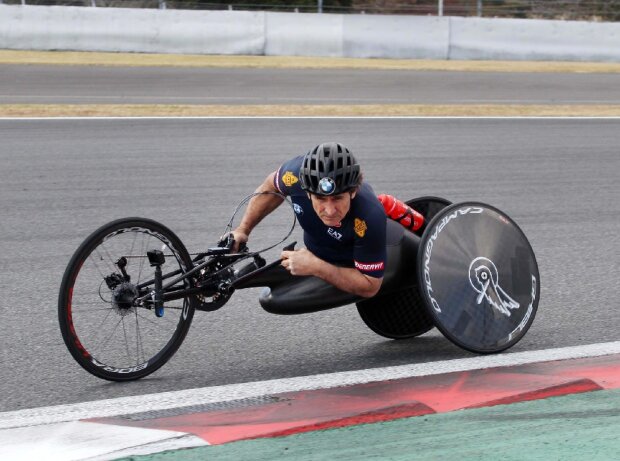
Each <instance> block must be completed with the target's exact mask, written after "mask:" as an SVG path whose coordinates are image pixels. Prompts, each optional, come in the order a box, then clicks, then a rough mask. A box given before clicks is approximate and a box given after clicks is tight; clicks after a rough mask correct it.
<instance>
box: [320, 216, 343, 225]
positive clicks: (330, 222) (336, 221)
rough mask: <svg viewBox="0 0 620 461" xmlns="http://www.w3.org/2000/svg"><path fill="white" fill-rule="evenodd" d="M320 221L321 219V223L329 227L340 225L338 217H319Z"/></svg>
mask: <svg viewBox="0 0 620 461" xmlns="http://www.w3.org/2000/svg"><path fill="white" fill-rule="evenodd" d="M321 221H323V224H325V225H326V226H329V227H340V224H341V221H340V220H339V219H325V218H321Z"/></svg>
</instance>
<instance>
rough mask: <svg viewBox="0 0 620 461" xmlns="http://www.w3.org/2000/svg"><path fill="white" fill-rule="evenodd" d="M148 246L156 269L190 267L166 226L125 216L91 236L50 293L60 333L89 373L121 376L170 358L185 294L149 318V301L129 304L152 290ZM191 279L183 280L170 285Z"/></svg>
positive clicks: (183, 330)
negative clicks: (160, 258)
mask: <svg viewBox="0 0 620 461" xmlns="http://www.w3.org/2000/svg"><path fill="white" fill-rule="evenodd" d="M149 250H160V251H162V252H163V253H164V256H165V263H164V264H163V265H162V266H161V269H162V272H163V273H164V274H169V273H171V272H177V273H181V272H186V271H188V270H189V269H190V268H191V267H192V262H191V259H190V256H189V254H188V252H187V250H186V249H185V246H184V245H183V244H182V243H181V241H180V240H179V238H178V237H177V236H176V235H175V234H174V233H173V232H172V231H170V230H169V229H168V228H166V227H165V226H163V225H161V224H159V223H157V222H155V221H152V220H149V219H143V218H126V219H120V220H117V221H113V222H111V223H109V224H106V225H104V226H102V227H101V228H99V229H98V230H96V231H95V232H94V233H93V234H91V235H90V236H89V237H88V238H87V239H86V240H85V241H84V243H82V245H81V246H80V247H79V248H78V249H77V251H76V252H75V254H74V255H73V257H72V258H71V261H70V262H69V265H68V266H67V269H66V270H65V274H64V276H63V279H62V284H61V287H60V294H59V297H58V318H59V322H60V330H61V332H62V336H63V339H64V341H65V344H66V345H67V348H68V349H69V352H71V355H72V356H73V358H74V359H75V360H76V361H77V362H78V363H79V364H80V365H81V366H82V367H83V368H84V369H85V370H87V371H88V372H89V373H92V374H93V375H95V376H98V377H100V378H103V379H107V380H111V381H129V380H134V379H138V378H142V377H144V376H146V375H149V374H150V373H153V372H154V371H155V370H157V369H159V368H160V367H161V366H162V365H163V364H165V363H166V362H167V361H168V360H169V359H170V357H172V355H173V354H174V353H175V352H176V351H177V349H178V348H179V346H180V345H181V343H182V342H183V340H184V338H185V335H186V334H187V331H188V329H189V326H190V324H191V321H192V318H193V315H194V307H195V306H194V303H195V299H194V298H193V297H187V298H183V299H179V300H176V301H170V302H168V303H166V304H165V305H164V311H163V316H157V315H156V313H155V310H154V309H153V304H152V303H149V302H148V301H145V302H137V301H136V299H137V298H140V297H141V296H144V295H145V294H148V293H150V291H151V290H152V289H153V274H154V269H153V268H152V267H151V266H150V264H149V260H148V258H147V251H149ZM192 284H193V282H192V281H191V280H190V279H184V280H182V281H180V282H178V283H177V284H176V285H175V286H173V287H172V289H186V288H191V287H192ZM160 313H161V312H160Z"/></svg>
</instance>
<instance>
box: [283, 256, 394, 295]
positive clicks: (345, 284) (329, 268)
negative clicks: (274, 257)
mask: <svg viewBox="0 0 620 461" xmlns="http://www.w3.org/2000/svg"><path fill="white" fill-rule="evenodd" d="M281 258H282V262H281V263H280V264H281V265H282V267H284V268H285V269H286V270H287V271H289V272H290V273H291V274H292V275H314V276H315V277H319V278H321V279H323V280H325V281H326V282H327V283H331V284H332V285H334V286H335V287H336V288H339V289H341V290H342V291H346V292H348V293H353V294H356V295H359V296H363V297H365V298H369V297H372V296H374V295H376V294H377V293H378V292H379V289H380V288H381V282H382V281H383V277H381V278H375V277H371V276H369V275H365V274H362V273H361V272H359V271H358V270H357V269H355V268H352V267H338V266H334V265H333V264H330V263H328V262H326V261H323V260H322V259H320V258H319V257H318V256H315V255H314V254H313V253H312V252H311V251H309V250H308V249H306V248H304V249H301V250H297V251H283V252H282V255H281Z"/></svg>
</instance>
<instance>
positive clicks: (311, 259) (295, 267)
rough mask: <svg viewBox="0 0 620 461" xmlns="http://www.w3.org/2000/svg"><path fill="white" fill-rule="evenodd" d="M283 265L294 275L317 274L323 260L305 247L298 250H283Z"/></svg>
mask: <svg viewBox="0 0 620 461" xmlns="http://www.w3.org/2000/svg"><path fill="white" fill-rule="evenodd" d="M280 257H281V258H282V262H281V263H280V264H282V266H283V267H284V268H285V269H286V270H287V271H289V272H290V273H291V274H293V275H316V272H317V267H318V265H320V264H321V262H322V261H321V260H320V259H319V258H317V257H316V256H314V254H312V253H311V252H310V251H308V250H307V249H305V248H303V249H301V250H297V251H283V252H282V255H281V256H280Z"/></svg>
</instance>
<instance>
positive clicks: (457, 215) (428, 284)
mask: <svg viewBox="0 0 620 461" xmlns="http://www.w3.org/2000/svg"><path fill="white" fill-rule="evenodd" d="M246 200H247V199H246ZM242 203H243V202H242ZM407 204H408V205H409V206H411V207H412V208H414V209H416V210H417V211H419V212H420V213H422V214H423V215H424V216H425V219H426V222H427V225H426V226H425V228H424V230H423V232H418V233H413V232H410V231H409V230H406V229H405V228H404V227H402V226H401V225H400V224H398V223H397V222H395V221H392V220H390V219H388V221H387V234H386V235H387V255H388V257H387V265H386V270H385V275H384V279H383V283H382V286H381V290H380V291H379V293H378V294H377V295H376V296H374V297H373V298H369V299H363V298H360V297H358V296H356V295H353V294H350V293H346V292H343V291H341V290H339V289H337V288H335V287H334V286H332V285H330V284H328V283H326V282H324V281H323V280H321V279H319V278H317V277H313V276H303V277H299V276H293V275H291V274H290V273H289V272H287V271H286V270H285V269H284V268H283V267H282V266H281V265H280V260H276V261H273V262H272V263H270V264H267V263H266V261H265V259H264V258H263V257H262V256H261V253H262V252H264V251H265V250H260V251H257V252H251V251H249V249H248V248H247V247H246V248H242V249H241V250H240V251H238V252H233V250H232V248H233V243H234V242H233V241H232V240H231V238H230V236H229V235H225V236H224V237H223V238H222V239H221V240H220V241H219V242H218V244H217V245H216V246H214V247H212V248H209V249H207V250H206V251H202V252H200V253H197V254H193V255H191V256H190V254H189V252H188V251H187V249H186V248H185V246H184V245H183V243H182V242H181V240H180V239H179V238H178V237H177V236H176V235H175V234H174V233H173V232H172V231H171V230H170V229H168V228H167V227H166V226H164V225H162V224H160V223H158V222H156V221H153V220H150V219H145V218H124V219H119V220H116V221H113V222H110V223H108V224H106V225H104V226H102V227H100V228H99V229H97V230H96V231H95V232H93V233H92V234H91V235H90V236H89V237H88V238H87V239H86V240H85V241H84V242H83V243H82V245H81V246H80V247H79V248H78V249H77V251H76V252H75V254H74V255H73V257H72V258H71V260H70V262H69V264H68V266H67V269H66V271H65V273H64V276H63V280H62V283H61V287H60V293H59V299H58V315H59V322H60V329H61V332H62V336H63V339H64V341H65V344H66V345H67V348H68V349H69V351H70V353H71V355H72V356H73V358H74V359H75V360H76V361H77V362H78V363H79V364H80V365H81V366H82V367H83V368H84V369H86V370H87V371H88V372H90V373H92V374H93V375H95V376H98V377H100V378H103V379H107V380H112V381H129V380H135V379H139V378H142V377H144V376H147V375H149V374H151V373H153V372H154V371H156V370H157V369H159V368H160V367H161V366H162V365H164V364H165V363H166V362H167V361H168V360H169V359H170V358H171V357H172V356H173V354H174V353H175V352H176V351H177V350H178V348H179V346H180V345H181V343H182V342H183V340H184V338H185V335H186V334H187V331H188V329H189V327H190V324H191V321H192V318H193V316H194V312H195V311H207V312H209V311H215V310H217V309H219V308H221V307H222V306H224V305H225V304H226V303H227V302H228V300H229V299H230V298H231V296H232V295H233V293H234V292H235V291H236V290H239V289H243V288H250V287H266V288H265V289H264V290H263V292H262V294H261V295H260V297H259V302H260V304H261V306H262V307H263V308H264V309H265V310H266V311H268V312H270V313H274V314H285V315H287V314H303V313H308V312H315V311H320V310H325V309H331V308H334V307H338V306H343V305H347V304H353V303H355V304H356V305H357V309H358V312H359V314H360V316H361V318H362V320H363V321H364V322H365V324H366V325H367V326H368V327H369V328H370V329H371V330H373V331H374V332H376V333H377V334H379V335H381V336H384V337H387V338H392V339H406V338H412V337H415V336H418V335H421V334H423V333H425V332H427V331H428V330H430V329H431V328H433V327H434V326H436V327H437V328H438V329H439V330H440V331H441V332H442V333H443V335H444V336H446V337H447V338H448V339H449V340H451V341H452V342H453V343H455V344H456V345H458V346H460V347H462V348H464V349H466V350H469V351H473V352H477V353H494V352H499V351H502V350H505V349H507V348H509V347H511V346H513V345H514V344H516V343H517V342H518V341H519V340H520V339H521V338H522V337H523V336H524V335H525V333H526V332H527V330H528V329H529V327H530V325H531V324H532V322H533V320H534V317H535V314H536V310H537V307H538V301H539V297H540V276H539V273H538V266H537V263H536V259H535V257H534V253H533V251H532V248H531V246H530V244H529V242H528V240H527V239H526V237H525V235H524V234H523V232H522V231H521V229H520V228H519V227H518V226H517V225H516V224H515V223H514V221H512V220H511V219H510V218H509V217H508V216H507V215H506V214H505V213H503V212H501V211H500V210H498V209H496V208H494V207H491V206H489V205H486V204H483V203H479V202H468V203H460V204H451V203H450V202H449V201H447V200H445V199H443V198H439V197H421V198H417V199H413V200H410V201H408V202H407ZM233 217H234V216H233ZM293 219H294V218H293ZM231 222H232V219H231ZM229 225H230V223H229ZM289 235H290V232H289ZM287 237H288V236H287ZM294 245H295V243H292V244H290V245H288V246H287V247H285V249H289V250H290V249H293V248H294ZM270 248H273V246H272V247H270Z"/></svg>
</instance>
